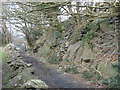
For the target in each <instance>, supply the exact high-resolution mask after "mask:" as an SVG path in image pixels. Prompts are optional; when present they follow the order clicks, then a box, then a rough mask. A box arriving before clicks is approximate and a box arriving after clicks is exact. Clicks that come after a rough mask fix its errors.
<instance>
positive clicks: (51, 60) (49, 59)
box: [47, 55, 62, 64]
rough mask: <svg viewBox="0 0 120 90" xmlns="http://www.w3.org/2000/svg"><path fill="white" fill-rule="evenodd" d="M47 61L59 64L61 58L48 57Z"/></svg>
mask: <svg viewBox="0 0 120 90" xmlns="http://www.w3.org/2000/svg"><path fill="white" fill-rule="evenodd" d="M47 61H48V62H49V63H51V64H59V63H60V61H62V59H61V57H57V56H56V55H53V56H51V57H48V60H47Z"/></svg>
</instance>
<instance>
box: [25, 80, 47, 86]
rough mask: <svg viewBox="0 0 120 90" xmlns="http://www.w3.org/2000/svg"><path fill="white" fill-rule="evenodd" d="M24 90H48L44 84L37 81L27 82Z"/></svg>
mask: <svg viewBox="0 0 120 90" xmlns="http://www.w3.org/2000/svg"><path fill="white" fill-rule="evenodd" d="M24 87H25V88H48V86H47V85H46V84H45V82H43V81H41V80H39V79H32V80H29V81H28V82H26V83H25V84H24Z"/></svg>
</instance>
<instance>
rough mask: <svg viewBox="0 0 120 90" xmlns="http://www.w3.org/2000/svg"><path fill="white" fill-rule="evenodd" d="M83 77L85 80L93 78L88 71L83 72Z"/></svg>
mask: <svg viewBox="0 0 120 90" xmlns="http://www.w3.org/2000/svg"><path fill="white" fill-rule="evenodd" d="M82 77H83V78H86V79H87V78H91V73H89V71H87V70H85V71H84V72H83V74H82Z"/></svg>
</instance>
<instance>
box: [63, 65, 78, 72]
mask: <svg viewBox="0 0 120 90" xmlns="http://www.w3.org/2000/svg"><path fill="white" fill-rule="evenodd" d="M63 71H64V72H71V73H73V74H77V73H79V71H78V69H77V66H75V65H72V66H69V67H66V68H63Z"/></svg>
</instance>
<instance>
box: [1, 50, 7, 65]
mask: <svg viewBox="0 0 120 90" xmlns="http://www.w3.org/2000/svg"><path fill="white" fill-rule="evenodd" d="M7 55H8V53H7V52H5V51H3V50H2V48H0V58H1V59H2V63H3V64H5V63H6V58H7Z"/></svg>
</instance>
